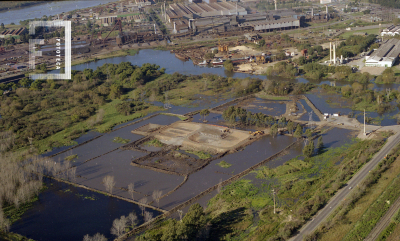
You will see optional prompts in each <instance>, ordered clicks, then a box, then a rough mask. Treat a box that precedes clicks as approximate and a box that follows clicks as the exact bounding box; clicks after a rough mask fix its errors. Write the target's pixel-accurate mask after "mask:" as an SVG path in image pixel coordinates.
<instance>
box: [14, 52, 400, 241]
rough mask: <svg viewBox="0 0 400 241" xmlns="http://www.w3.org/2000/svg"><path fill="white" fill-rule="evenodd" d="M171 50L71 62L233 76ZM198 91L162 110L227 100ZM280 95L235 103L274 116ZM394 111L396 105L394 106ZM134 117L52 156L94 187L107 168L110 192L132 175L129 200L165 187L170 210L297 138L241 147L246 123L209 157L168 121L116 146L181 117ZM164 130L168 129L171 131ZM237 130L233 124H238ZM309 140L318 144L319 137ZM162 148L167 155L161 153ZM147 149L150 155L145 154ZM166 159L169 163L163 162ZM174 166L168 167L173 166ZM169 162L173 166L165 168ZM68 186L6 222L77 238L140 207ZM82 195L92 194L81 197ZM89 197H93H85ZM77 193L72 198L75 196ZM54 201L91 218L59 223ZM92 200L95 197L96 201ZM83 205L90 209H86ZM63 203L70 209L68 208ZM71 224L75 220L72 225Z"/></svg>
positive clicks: (336, 137)
mask: <svg viewBox="0 0 400 241" xmlns="http://www.w3.org/2000/svg"><path fill="white" fill-rule="evenodd" d="M171 55H172V54H170V53H169V52H167V51H159V50H141V51H140V52H139V54H138V55H136V56H125V57H117V58H112V59H107V60H100V61H97V62H92V63H89V64H85V65H80V66H75V67H74V69H80V70H82V69H84V68H97V66H101V65H103V64H104V63H106V62H108V63H110V61H111V63H113V61H114V62H115V63H120V62H121V61H130V62H132V64H135V65H141V64H143V63H155V64H159V65H160V66H161V67H166V68H167V71H166V72H167V73H174V72H180V73H182V74H201V73H215V74H219V75H221V76H232V74H227V73H226V72H224V70H223V69H221V68H200V67H198V66H193V64H192V63H191V62H190V61H189V62H182V61H180V60H178V59H175V57H173V58H172V57H171ZM171 58H172V59H173V61H168V60H171ZM233 76H234V77H241V78H242V77H249V76H250V75H246V74H233ZM253 77H254V76H253ZM296 81H299V82H302V81H303V82H307V80H305V79H302V78H298V79H297V80H296ZM322 83H328V84H329V83H330V82H329V81H320V82H319V83H318V84H322ZM306 96H307V97H308V98H309V99H310V100H311V102H312V103H313V104H314V105H315V106H316V107H317V108H318V109H319V110H321V112H322V113H325V112H328V113H337V112H341V113H342V114H349V113H350V112H351V109H349V108H347V107H345V105H343V107H342V106H340V105H339V106H337V105H336V106H331V105H329V103H328V102H327V101H326V100H324V96H322V95H318V93H312V94H307V95H306ZM197 97H198V98H197ZM197 97H196V98H197V100H196V101H194V102H193V103H191V105H187V106H173V105H172V106H171V107H172V108H170V109H168V110H166V111H167V112H170V113H175V114H185V113H188V112H191V111H195V110H201V109H205V108H212V107H216V106H219V105H221V104H222V103H226V102H228V101H230V100H232V99H225V100H223V99H220V98H217V97H216V98H213V97H207V96H197ZM200 97H201V98H200ZM286 103H287V101H272V100H264V99H259V98H253V99H250V100H248V101H244V102H239V103H238V104H237V106H241V107H243V108H245V109H246V110H249V111H251V112H253V113H257V112H261V113H263V114H266V115H272V116H280V115H282V114H284V113H285V112H286ZM152 104H155V105H158V106H163V103H161V102H152ZM297 109H298V110H297V111H296V114H297V115H300V114H302V113H303V112H304V111H307V113H305V114H303V115H302V116H301V117H300V119H299V120H302V121H308V120H309V115H308V113H310V112H311V111H312V108H311V107H310V106H309V105H308V104H307V102H306V101H305V100H299V102H298V103H297ZM394 113H398V111H396V112H394ZM371 115H373V113H371ZM393 115H394V114H393V113H390V114H388V116H387V117H385V116H383V120H382V123H383V124H387V123H393V121H392V120H394V119H393V118H392V117H393ZM357 118H360V116H358V117H357ZM204 119H205V120H206V122H205V124H206V125H218V126H221V125H222V126H223V125H224V120H223V118H222V115H221V114H217V113H210V114H209V115H208V116H206V117H203V116H201V115H200V114H197V115H194V116H193V119H192V121H193V122H194V123H195V125H196V126H203V124H204V122H203V120H204ZM311 119H312V120H313V121H319V118H318V117H317V115H316V114H315V113H314V112H313V114H312V116H311ZM138 120H140V119H137V120H133V121H130V122H127V123H123V124H120V125H118V126H116V127H115V128H114V130H115V131H112V132H110V133H105V134H100V133H97V132H94V131H91V132H89V133H88V134H85V135H83V136H82V137H80V138H78V139H77V140H76V141H77V142H78V144H79V143H82V142H84V141H87V140H90V139H92V138H94V137H97V136H99V135H102V136H101V137H99V138H97V139H95V140H92V141H90V142H88V143H86V144H84V145H82V146H79V147H76V148H73V149H72V150H70V151H68V152H65V153H62V154H59V155H57V156H56V157H55V158H54V160H55V161H58V162H66V161H65V158H66V157H68V156H72V155H76V158H75V159H73V160H71V161H70V162H71V164H72V165H73V166H76V167H77V169H76V178H75V180H73V181H74V182H76V183H78V184H82V185H85V186H87V187H89V188H92V189H96V190H100V191H106V189H105V187H104V184H103V183H102V181H103V178H104V177H105V176H107V175H110V176H114V179H115V182H116V185H115V188H114V189H113V194H115V195H117V196H120V197H123V198H129V199H132V196H131V194H130V193H129V192H128V191H127V187H128V185H129V184H131V183H132V184H134V193H133V199H134V200H135V201H138V200H140V199H141V198H143V197H147V198H148V201H149V202H150V201H153V200H152V197H151V195H152V193H153V191H155V190H160V191H162V195H164V194H167V193H168V192H171V193H169V194H168V195H167V196H164V197H163V198H161V200H160V204H159V205H160V208H161V209H164V210H170V209H172V208H174V207H175V206H176V205H178V204H181V203H183V202H185V201H187V200H189V199H191V198H193V197H196V196H197V195H198V194H200V193H201V192H203V191H205V190H207V189H208V188H210V187H213V186H215V185H217V184H218V183H219V182H220V181H224V180H227V179H229V178H231V177H232V176H234V175H237V174H239V173H241V172H243V171H244V170H246V169H248V168H250V167H252V166H254V165H256V164H258V163H260V162H261V161H263V160H265V159H267V158H269V157H271V156H273V155H274V154H276V153H278V152H279V151H281V150H282V149H284V148H285V147H287V146H289V145H291V144H292V143H294V142H296V141H297V138H294V137H292V136H289V135H279V134H278V136H276V137H275V138H274V137H272V136H270V135H265V136H262V137H260V138H259V139H256V140H255V141H254V142H248V143H247V144H246V145H247V146H246V145H243V146H244V147H243V146H242V145H239V144H242V141H244V142H246V141H247V140H246V139H247V138H250V136H249V134H250V133H248V131H249V130H250V129H251V128H244V129H245V130H246V132H245V134H246V135H244V136H243V139H240V140H239V141H238V143H237V145H238V149H239V150H236V149H234V148H233V147H231V146H230V147H229V148H226V150H224V151H225V152H226V154H225V153H224V154H223V155H224V156H222V154H221V156H222V157H220V156H218V157H217V154H215V153H214V155H213V156H212V157H210V156H208V157H205V159H201V158H200V157H199V156H201V155H202V154H204V153H199V152H197V153H196V152H192V153H189V152H187V151H184V150H181V149H179V150H177V149H176V146H178V144H179V143H180V142H179V141H180V140H178V139H174V140H173V141H172V142H174V143H175V142H176V143H175V144H174V143H172V142H168V141H171V139H173V138H175V136H172V137H170V136H168V135H169V134H171V133H172V132H174V133H178V134H179V135H180V136H179V137H180V138H181V139H182V140H183V139H185V138H186V137H189V136H190V135H194V134H193V133H192V132H191V131H192V130H190V131H189V130H185V128H186V127H185V126H177V127H176V126H175V125H174V126H173V127H174V128H170V127H169V128H165V129H163V130H161V131H159V133H158V135H159V136H158V139H162V138H161V137H162V136H161V135H163V138H164V139H165V140H164V141H165V143H164V146H163V147H154V146H151V145H145V144H143V142H142V143H140V144H138V148H136V149H135V148H131V149H129V148H125V149H120V147H122V146H124V145H126V144H121V143H117V142H114V140H115V138H117V137H119V138H122V139H127V140H129V141H130V143H132V142H134V141H137V140H139V139H141V138H143V137H144V135H147V134H141V133H139V132H140V131H143V130H145V129H146V128H142V129H139V130H137V129H138V128H140V127H143V126H145V125H147V124H150V123H151V124H154V126H157V125H163V126H165V125H171V124H172V123H174V122H177V121H179V120H180V119H179V118H178V117H176V116H168V115H161V114H160V115H158V116H155V117H152V118H150V119H147V120H143V121H140V122H138V123H136V124H133V125H128V124H129V123H133V122H135V121H138ZM184 123H188V122H184ZM198 123H202V125H199V124H198ZM187 126H190V125H187ZM117 128H119V129H117ZM182 128H183V129H182ZM216 128H220V129H221V128H222V129H225V128H223V127H215V126H214V127H213V128H203V129H202V131H201V132H202V133H195V134H196V136H194V137H193V138H192V139H190V138H188V140H189V141H191V142H192V143H191V144H192V145H202V146H206V145H212V146H218V145H221V143H223V138H221V140H220V139H218V138H220V137H221V136H222V135H221V136H219V135H220V134H221V133H219V132H218V133H217V134H218V135H217V134H216V133H215V131H214V132H213V130H214V129H216ZM325 128H327V127H325ZM148 129H149V128H148ZM150 129H151V128H150ZM150 129H149V131H148V133H149V137H151V138H154V137H155V136H156V134H155V133H152V132H153V131H152V130H150ZM189 129H190V128H189ZM237 129H239V128H237ZM133 130H136V132H135V133H136V134H133V133H132V131H133ZM166 130H168V131H169V132H168V131H166ZM199 130H200V129H199ZM239 130H240V129H239ZM239 130H235V131H237V132H240V131H239ZM154 132H157V131H154ZM166 132H168V133H166ZM199 132H200V131H199ZM223 134H224V133H223ZM166 136H168V137H170V139H168V138H166ZM355 136H356V134H355V133H354V132H352V131H350V130H347V129H342V128H333V129H331V130H329V131H328V132H327V133H324V134H323V135H322V137H323V142H324V145H325V147H326V148H335V147H340V146H342V145H345V144H347V143H350V142H351V141H352V138H353V137H355ZM225 137H226V136H224V138H225ZM213 138H214V140H211V139H213ZM167 139H168V140H167ZM314 141H315V144H316V143H317V140H314ZM182 142H183V141H182ZM193 143H195V144H193ZM204 143H207V144H204ZM134 144H135V143H134ZM135 145H136V144H135ZM66 148H68V147H62V148H57V149H55V150H53V151H52V152H50V153H47V154H46V155H52V154H55V153H58V152H60V151H62V150H65V149H66ZM140 148H142V150H140ZM168 148H171V149H168ZM303 148H304V142H302V141H300V142H298V143H297V144H296V145H294V146H292V147H291V148H289V149H287V150H285V151H284V152H283V153H282V154H281V155H280V156H278V157H275V158H273V159H271V160H269V161H268V162H266V163H265V164H264V165H265V166H267V167H269V168H275V167H278V166H280V165H283V164H284V163H286V162H287V161H289V160H290V159H293V158H295V157H298V156H301V155H302V150H303ZM143 149H144V150H145V151H144V150H143ZM182 149H183V148H182ZM233 149H234V150H233ZM198 150H202V151H205V152H207V150H205V149H201V148H198ZM163 151H164V152H163ZM218 152H219V151H218ZM154 153H158V154H157V155H158V156H157V155H153V156H152V154H154ZM160 153H161V154H165V155H163V156H160V155H161V154H160ZM194 153H195V154H194ZM207 154H208V153H207ZM219 154H220V152H219V153H218V155H219ZM146 155H149V156H148V158H147V156H146ZM176 155H178V156H180V155H183V156H184V157H188V158H187V159H188V160H190V161H192V162H193V163H194V162H195V163H194V164H193V163H192V166H190V165H187V166H185V167H183V166H184V165H183V164H182V163H181V164H182V165H181V164H180V163H179V161H180V160H178V159H179V158H176ZM145 156H146V157H145ZM143 157H144V158H143ZM213 158H217V159H213ZM300 158H302V157H300ZM139 159H140V160H141V162H138V163H136V162H135V160H139ZM142 159H143V160H142ZM132 161H133V162H132ZM136 164H137V165H136ZM186 164H187V163H186ZM203 164H204V165H203ZM179 165H181V166H179ZM162 166H164V167H166V168H165V169H163V170H162V171H160V170H159V169H160V167H162ZM169 167H171V168H170V169H168V168H169ZM172 167H174V168H175V169H174V168H172ZM157 168H158V169H157ZM168 170H172V171H170V172H168ZM193 170H194V171H193ZM196 170H197V171H196ZM173 171H175V172H173ZM188 173H189V175H188V179H187V180H186V179H185V176H184V175H186V174H188ZM244 178H245V179H250V180H252V181H253V182H255V183H257V185H262V184H265V181H259V180H256V178H255V176H254V173H249V174H247V175H246V176H244ZM185 180H186V181H185ZM53 185H55V184H53ZM63 185H64V186H65V187H64V186H63ZM180 185H182V186H180ZM60 186H61V187H60ZM67 189H68V190H72V189H73V187H72V188H71V187H70V186H67V185H65V184H57V188H52V187H51V188H49V189H48V190H46V191H45V192H43V193H42V194H41V196H40V201H39V202H37V203H35V206H34V208H33V209H32V210H30V211H28V212H27V213H26V214H25V215H24V216H23V218H22V219H21V220H20V221H18V222H17V223H15V224H14V225H13V226H12V231H14V232H17V233H21V234H23V235H26V236H28V237H32V238H34V239H36V240H56V239H55V237H56V236H57V235H59V234H64V233H66V236H65V237H68V239H66V240H81V239H82V238H83V235H85V234H86V233H88V234H91V235H93V234H94V233H96V232H101V233H102V231H104V230H106V231H107V232H109V229H110V227H111V223H112V220H113V219H115V218H116V217H119V216H121V215H128V214H129V212H131V211H132V210H135V211H136V212H137V213H139V209H138V207H137V206H136V205H134V204H132V203H129V202H127V201H122V200H118V199H117V198H109V197H107V196H104V195H102V194H98V193H96V192H91V191H87V190H85V189H80V188H74V190H73V191H71V192H70V191H66V190H67ZM175 189H176V190H175ZM174 190H175V191H174ZM172 191H173V192H172ZM215 194H216V191H213V192H211V194H207V195H205V196H203V197H201V198H200V199H199V200H197V201H196V202H198V203H200V204H201V205H202V206H205V205H206V203H207V202H208V200H209V199H210V198H212V197H213V196H214V195H215ZM86 196H87V197H90V198H86V199H85V197H86ZM92 197H93V199H94V200H91V198H92ZM79 198H81V199H79ZM75 199H77V200H76V201H74V200H75ZM56 202H60V203H61V204H62V205H64V206H65V210H62V211H61V212H60V215H67V213H71V212H79V213H80V214H81V213H82V215H85V217H82V216H79V217H80V218H81V219H82V221H81V220H79V221H81V222H83V220H85V221H86V222H87V223H90V224H88V226H85V225H82V227H79V228H76V224H79V222H78V221H77V222H75V221H74V219H67V220H68V222H70V223H73V226H74V227H72V224H66V223H62V222H64V221H61V220H59V219H62V218H63V216H57V218H54V217H52V216H51V212H57V210H56V209H61V206H60V205H59V204H58V203H56ZM83 202H84V203H83ZM97 202H99V203H98V204H97ZM66 203H68V204H66ZM81 203H83V204H81ZM73 205H75V206H76V207H74V206H73ZM85 205H87V206H85ZM90 205H91V206H90ZM151 205H153V206H155V205H156V204H154V203H152V204H151ZM89 206H90V207H89ZM120 207H121V208H120ZM85 208H86V209H87V210H88V211H86V210H85ZM103 209H104V210H107V211H106V212H104V213H103V212H100V211H99V210H103ZM187 209H188V206H187V207H185V208H184V210H187ZM66 210H68V212H67V211H66ZM94 210H97V212H95V211H94ZM149 211H150V209H149ZM151 211H152V212H153V213H154V215H158V214H159V213H158V212H156V211H154V210H151ZM57 215H58V214H57ZM102 215H104V216H102ZM107 215H108V216H107ZM51 218H54V219H56V221H52V219H51ZM73 218H75V217H73ZM140 218H141V216H140ZM91 220H96V222H93V223H91V222H90V221H91ZM42 221H43V222H44V223H48V227H46V228H45V229H43V230H40V229H39V226H37V225H38V224H37V223H40V222H42ZM54 225H56V226H57V227H53V226H54ZM70 225H71V226H70ZM73 228H76V231H75V229H73ZM48 229H51V230H48ZM71 230H72V231H71ZM47 232H49V233H50V234H49V236H48V237H47V236H46V237H44V236H45V234H46V233H47ZM67 233H68V234H67ZM104 234H105V235H107V237H108V238H112V237H111V236H110V234H109V233H108V234H106V233H104Z"/></svg>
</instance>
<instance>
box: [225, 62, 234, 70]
mask: <svg viewBox="0 0 400 241" xmlns="http://www.w3.org/2000/svg"><path fill="white" fill-rule="evenodd" d="M224 68H225V69H226V70H227V71H229V72H232V71H233V70H234V68H233V63H232V61H231V60H227V61H225V62H224Z"/></svg>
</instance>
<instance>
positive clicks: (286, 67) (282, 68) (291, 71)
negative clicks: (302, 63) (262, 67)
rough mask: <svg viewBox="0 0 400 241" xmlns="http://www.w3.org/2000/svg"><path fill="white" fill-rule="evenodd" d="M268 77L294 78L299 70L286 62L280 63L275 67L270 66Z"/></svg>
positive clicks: (267, 72)
mask: <svg viewBox="0 0 400 241" xmlns="http://www.w3.org/2000/svg"><path fill="white" fill-rule="evenodd" d="M265 74H266V75H268V76H282V77H285V78H293V77H295V76H296V75H297V69H296V68H295V67H294V66H293V65H292V64H288V63H286V62H279V63H276V64H275V65H273V66H269V67H268V68H267V71H266V72H265Z"/></svg>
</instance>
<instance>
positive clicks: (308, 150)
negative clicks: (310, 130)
mask: <svg viewBox="0 0 400 241" xmlns="http://www.w3.org/2000/svg"><path fill="white" fill-rule="evenodd" d="M314 152H315V147H314V141H313V140H310V141H309V143H308V144H307V145H306V146H305V147H304V149H303V155H304V156H306V157H312V156H313V155H314Z"/></svg>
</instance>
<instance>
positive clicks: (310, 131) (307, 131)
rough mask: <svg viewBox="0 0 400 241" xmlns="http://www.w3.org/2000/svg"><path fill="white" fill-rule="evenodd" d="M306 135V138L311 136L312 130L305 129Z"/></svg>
mask: <svg viewBox="0 0 400 241" xmlns="http://www.w3.org/2000/svg"><path fill="white" fill-rule="evenodd" d="M306 136H307V137H308V138H311V136H312V130H311V129H307V130H306Z"/></svg>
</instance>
